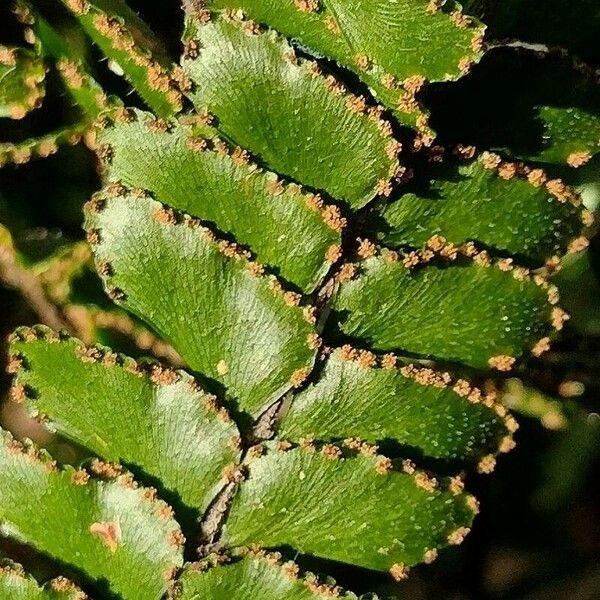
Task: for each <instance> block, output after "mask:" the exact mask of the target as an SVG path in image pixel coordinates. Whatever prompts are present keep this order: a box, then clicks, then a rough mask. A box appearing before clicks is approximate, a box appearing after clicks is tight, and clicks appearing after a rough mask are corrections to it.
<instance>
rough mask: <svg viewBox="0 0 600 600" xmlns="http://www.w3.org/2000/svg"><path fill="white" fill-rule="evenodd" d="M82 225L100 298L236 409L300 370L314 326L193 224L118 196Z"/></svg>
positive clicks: (256, 405) (154, 205)
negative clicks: (103, 288) (146, 330)
mask: <svg viewBox="0 0 600 600" xmlns="http://www.w3.org/2000/svg"><path fill="white" fill-rule="evenodd" d="M178 220H179V221H180V222H179V224H174V222H176V221H178ZM132 224H135V226H132ZM88 227H90V228H91V229H92V231H91V232H90V234H89V236H88V237H90V236H91V238H92V241H99V242H100V243H99V245H97V246H96V247H95V255H96V259H97V262H98V266H99V269H100V271H101V272H104V273H105V276H106V273H110V274H109V275H108V276H107V282H106V283H107V287H108V289H109V293H110V295H111V296H112V297H113V298H115V299H120V302H121V303H122V304H123V306H124V307H125V308H127V309H128V310H131V311H132V312H134V313H135V314H137V315H139V316H140V317H141V318H143V319H145V320H147V321H148V322H149V323H150V324H151V325H152V326H153V327H154V328H155V329H156V330H157V331H158V332H159V333H160V334H162V336H163V337H164V338H165V339H167V340H169V341H170V342H171V343H172V344H173V346H174V347H175V349H176V350H177V351H178V352H179V353H180V354H181V356H182V357H183V358H184V359H185V361H186V362H187V363H188V364H189V366H190V367H191V368H192V369H194V370H197V371H200V372H202V373H203V374H205V375H208V376H209V377H212V378H214V379H216V380H218V381H220V382H222V383H223V384H224V385H225V386H226V388H227V391H228V393H229V394H230V396H232V397H233V398H235V399H237V400H238V401H239V403H240V407H241V408H242V409H245V410H248V411H250V412H255V411H257V410H259V409H261V408H263V407H265V406H266V405H267V404H269V403H270V402H271V401H273V400H274V399H276V398H277V397H279V395H281V394H282V393H284V392H285V391H286V390H288V389H289V388H290V387H291V386H292V385H293V384H294V383H295V384H297V383H299V382H300V381H301V380H302V379H303V378H304V377H305V376H306V374H307V370H310V367H311V366H312V363H313V360H314V354H315V352H314V350H313V349H311V347H310V345H311V344H310V341H309V337H310V336H311V335H314V329H313V327H312V325H311V324H310V323H309V322H307V320H306V314H305V311H304V310H303V309H302V308H300V307H299V306H295V305H294V303H295V302H296V301H297V299H296V298H295V297H294V296H293V295H292V296H290V295H289V294H286V293H284V292H283V291H282V290H281V287H280V286H279V283H278V282H277V281H276V280H275V279H274V278H270V277H266V276H263V275H260V272H258V271H256V264H255V263H252V262H250V261H248V260H247V259H246V258H245V257H243V256H240V255H239V254H236V251H235V248H234V247H233V246H231V245H230V244H227V243H224V242H218V241H217V240H215V239H214V236H212V234H211V233H210V232H209V231H208V230H207V229H203V228H200V227H199V224H198V223H197V222H195V221H193V220H191V219H189V218H188V219H184V218H183V217H178V216H177V215H175V214H174V213H171V212H169V211H165V209H163V208H162V205H161V204H159V203H158V202H155V201H153V200H151V199H149V198H136V197H133V196H125V197H118V198H115V199H112V200H109V201H108V202H106V206H105V207H104V208H103V209H102V210H101V212H100V213H97V214H94V213H91V214H90V216H89V218H88ZM107 265H110V267H109V266H107ZM111 290H112V291H111Z"/></svg>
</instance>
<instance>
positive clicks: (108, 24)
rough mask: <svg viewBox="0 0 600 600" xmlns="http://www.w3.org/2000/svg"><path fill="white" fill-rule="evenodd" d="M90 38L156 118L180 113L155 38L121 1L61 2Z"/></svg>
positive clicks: (165, 60) (166, 63)
mask: <svg viewBox="0 0 600 600" xmlns="http://www.w3.org/2000/svg"><path fill="white" fill-rule="evenodd" d="M62 1H63V3H64V4H65V5H66V6H68V7H69V8H70V9H71V11H72V12H73V13H74V15H75V16H76V17H77V19H78V20H79V22H80V23H81V25H82V27H83V28H84V29H85V31H86V32H87V34H88V35H89V36H90V38H91V39H92V40H93V41H94V42H95V43H96V44H97V45H98V46H99V47H100V49H101V50H102V52H103V53H104V54H105V56H107V57H108V58H109V59H110V60H113V61H114V62H115V63H117V64H118V65H119V67H120V69H121V70H122V71H123V73H124V75H125V77H126V78H127V79H128V81H129V82H130V83H131V85H133V87H134V88H135V90H136V91H137V92H138V93H139V94H140V96H142V98H143V99H144V101H145V102H146V103H147V104H148V106H149V107H150V108H151V109H152V110H153V111H155V112H156V113H157V114H158V115H161V116H169V115H171V114H173V113H174V112H178V111H179V110H181V98H182V97H181V92H180V90H179V86H178V84H177V82H176V81H175V79H174V78H173V76H172V73H171V70H172V64H171V61H170V59H169V58H168V56H167V54H166V52H165V51H164V49H163V48H162V47H161V46H160V44H159V42H158V38H157V37H156V35H155V34H153V33H152V32H151V31H150V29H149V28H148V26H147V25H146V24H145V23H144V22H143V21H142V20H141V19H140V18H139V17H138V16H137V14H136V13H135V12H134V11H133V10H131V9H130V8H129V7H128V6H127V4H126V3H125V2H124V1H123V0H91V1H89V0H62Z"/></svg>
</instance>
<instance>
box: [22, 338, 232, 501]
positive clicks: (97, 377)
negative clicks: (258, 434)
mask: <svg viewBox="0 0 600 600" xmlns="http://www.w3.org/2000/svg"><path fill="white" fill-rule="evenodd" d="M14 338H15V339H16V341H14V342H13V343H12V344H11V349H10V351H11V355H12V361H13V362H14V364H13V370H14V369H15V368H19V367H20V369H19V371H18V375H17V378H16V382H15V384H16V386H18V387H19V388H21V389H23V390H24V393H25V395H26V396H28V397H29V398H30V399H28V400H27V403H28V405H29V408H30V409H31V410H32V411H34V412H35V413H40V414H42V415H45V416H46V417H48V418H49V419H50V420H51V422H52V425H53V428H56V430H57V431H59V432H60V433H62V434H64V435H66V436H67V437H70V438H71V439H73V440H75V441H76V442H78V443H79V444H81V445H82V446H85V447H86V448H88V449H90V450H91V451H92V452H94V453H95V454H97V455H98V456H101V457H103V458H104V459H107V460H110V461H113V462H125V463H128V464H135V465H137V466H138V467H140V468H141V469H142V470H143V472H144V473H146V474H147V475H150V476H153V477H157V478H158V479H159V480H160V481H161V483H162V484H163V485H165V486H166V487H167V488H169V489H170V490H171V491H172V492H176V493H177V494H178V495H179V497H180V498H181V500H182V501H183V502H184V503H185V504H186V505H187V506H189V507H193V508H197V509H198V510H199V511H200V512H201V513H202V512H203V511H204V510H205V509H206V508H207V507H208V505H209V503H210V502H211V501H212V499H213V498H214V497H215V495H216V493H217V491H218V489H219V488H220V487H221V485H222V484H220V478H221V472H222V471H223V469H224V468H225V467H226V466H227V465H228V464H230V463H232V462H236V461H237V460H238V459H239V451H237V450H236V449H235V446H233V447H232V446H231V443H232V442H234V441H235V440H237V436H238V435H239V434H238V431H237V428H236V426H235V425H234V424H233V423H232V422H231V421H230V420H229V418H228V415H227V413H226V412H225V411H223V410H222V411H221V412H219V408H218V405H217V403H216V400H215V399H214V398H213V397H211V396H209V395H207V394H205V393H204V392H202V391H201V390H200V389H199V388H198V387H197V384H196V383H195V382H194V380H193V378H192V377H190V376H189V375H187V374H185V373H183V372H175V371H171V370H169V369H165V368H163V367H160V365H154V366H151V367H150V366H149V367H148V370H149V372H144V371H143V370H142V369H141V368H140V367H139V366H138V365H137V364H136V362H135V361H134V360H132V359H128V358H126V357H122V356H117V355H116V354H115V353H114V352H110V350H108V349H106V348H97V347H90V348H88V347H86V346H85V345H84V344H83V343H81V342H80V341H79V340H76V339H73V338H70V339H59V337H58V336H57V335H56V334H53V332H51V331H49V330H47V329H46V328H39V327H38V328H36V329H21V330H17V331H16V332H15V335H14Z"/></svg>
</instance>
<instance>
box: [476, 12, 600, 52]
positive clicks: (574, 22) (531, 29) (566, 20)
mask: <svg viewBox="0 0 600 600" xmlns="http://www.w3.org/2000/svg"><path fill="white" fill-rule="evenodd" d="M481 3H484V4H485V6H484V8H485V14H484V16H483V17H482V18H483V20H484V21H485V23H486V25H488V33H489V37H491V38H495V39H505V38H512V39H518V40H522V41H524V42H533V43H538V44H546V45H548V46H560V47H561V48H568V49H569V50H571V51H573V52H574V53H575V54H576V55H577V56H579V57H580V58H582V59H583V60H586V61H590V62H592V63H598V61H600V51H599V49H598V37H599V36H600V12H599V11H598V2H597V1H596V0H570V1H569V2H563V0H545V1H544V2H543V3H541V2H539V1H538V0H503V1H502V2H487V1H485V0H480V2H478V3H476V4H481Z"/></svg>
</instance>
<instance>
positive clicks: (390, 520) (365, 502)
mask: <svg viewBox="0 0 600 600" xmlns="http://www.w3.org/2000/svg"><path fill="white" fill-rule="evenodd" d="M331 449H332V448H331V447H328V446H326V447H325V449H324V450H325V451H329V452H330V451H331ZM325 451H322V452H309V451H305V450H302V449H300V448H296V449H294V450H289V451H287V452H273V453H268V454H267V455H266V456H264V457H262V458H259V459H256V460H253V461H252V462H250V464H249V465H248V477H247V479H246V481H244V482H243V483H242V484H241V486H240V489H239V491H238V493H237V495H236V496H235V498H234V500H233V503H232V506H231V510H230V513H229V518H228V520H227V522H226V524H225V527H224V529H223V536H222V541H223V542H225V543H227V544H229V545H231V546H240V545H247V544H259V545H260V546H263V547H265V548H276V547H280V546H284V545H285V546H288V545H289V546H291V547H292V548H294V549H295V550H297V551H298V552H300V553H302V554H309V555H313V556H316V557H319V558H325V559H329V560H336V561H341V562H347V563H351V564H354V565H357V566H361V567H366V568H370V569H377V570H381V571H387V570H393V571H396V574H397V576H399V578H401V577H402V575H403V574H401V573H400V572H399V571H400V567H404V566H407V565H413V564H416V563H419V562H421V561H422V560H423V559H424V557H426V553H427V552H428V551H431V550H434V549H437V548H440V547H443V546H445V545H447V544H448V539H449V538H450V540H451V542H452V543H459V542H460V541H462V538H463V537H464V535H465V534H466V533H467V531H468V528H469V527H470V524H471V521H472V519H473V511H472V509H471V508H469V506H468V503H469V502H468V500H467V496H464V495H462V494H459V495H457V496H453V495H452V494H451V493H450V492H448V491H442V490H440V489H437V488H434V486H433V485H432V481H431V480H430V479H429V478H428V477H427V476H425V474H424V473H414V474H408V473H402V472H397V471H393V470H392V471H388V468H389V460H388V459H384V458H382V457H376V456H363V455H361V454H359V455H357V456H354V457H350V456H348V457H345V458H341V459H339V458H331V455H330V454H326V453H325ZM457 532H458V533H457ZM425 559H426V560H427V558H425ZM394 565H400V567H396V568H394Z"/></svg>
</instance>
